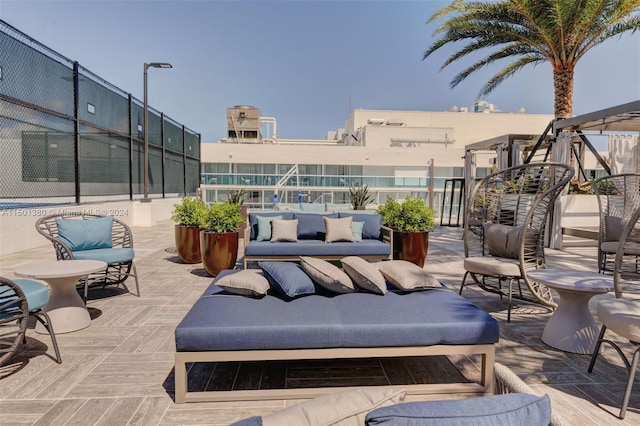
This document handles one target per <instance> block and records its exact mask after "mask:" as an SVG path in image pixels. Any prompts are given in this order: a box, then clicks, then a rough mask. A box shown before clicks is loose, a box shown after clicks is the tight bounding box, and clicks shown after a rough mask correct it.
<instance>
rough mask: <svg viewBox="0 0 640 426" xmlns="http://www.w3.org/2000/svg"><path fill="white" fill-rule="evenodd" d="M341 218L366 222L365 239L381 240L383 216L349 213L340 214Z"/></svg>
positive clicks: (363, 235) (363, 231)
mask: <svg viewBox="0 0 640 426" xmlns="http://www.w3.org/2000/svg"><path fill="white" fill-rule="evenodd" d="M338 216H339V217H352V218H353V221H354V222H364V226H363V228H362V238H363V239H372V240H379V239H380V229H382V216H380V215H379V214H367V213H348V212H340V213H338Z"/></svg>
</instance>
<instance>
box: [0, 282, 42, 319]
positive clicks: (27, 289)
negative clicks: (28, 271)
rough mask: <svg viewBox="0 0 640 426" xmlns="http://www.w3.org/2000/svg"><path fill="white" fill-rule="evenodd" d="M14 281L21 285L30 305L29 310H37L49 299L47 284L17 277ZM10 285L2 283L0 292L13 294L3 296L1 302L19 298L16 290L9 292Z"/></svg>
mask: <svg viewBox="0 0 640 426" xmlns="http://www.w3.org/2000/svg"><path fill="white" fill-rule="evenodd" d="M12 281H13V282H14V283H16V284H17V285H18V287H20V290H22V292H23V293H24V296H25V298H26V299H27V305H28V306H29V311H35V310H38V309H40V308H42V307H43V306H44V305H46V304H47V302H48V301H49V287H47V286H46V285H44V284H42V283H40V282H38V281H34V280H29V279H25V278H16V279H13V280H12ZM8 288H9V286H7V285H0V294H3V295H4V294H5V292H6V294H11V295H12V296H9V297H8V298H7V297H1V298H0V303H6V302H8V301H9V300H11V299H17V297H16V296H15V292H13V291H10V292H7V289H8Z"/></svg>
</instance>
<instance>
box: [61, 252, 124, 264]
mask: <svg viewBox="0 0 640 426" xmlns="http://www.w3.org/2000/svg"><path fill="white" fill-rule="evenodd" d="M72 253H73V258H74V259H76V260H102V261H103V262H107V265H115V264H117V263H126V262H131V261H132V260H133V258H134V256H135V254H134V252H133V249H132V248H110V249H107V248H105V249H95V250H81V251H74V252H72Z"/></svg>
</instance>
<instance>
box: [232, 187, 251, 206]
mask: <svg viewBox="0 0 640 426" xmlns="http://www.w3.org/2000/svg"><path fill="white" fill-rule="evenodd" d="M246 194H247V190H246V189H244V188H240V189H238V190H233V189H230V190H229V191H227V203H230V204H237V205H239V206H241V205H242V204H243V203H244V197H245V195H246Z"/></svg>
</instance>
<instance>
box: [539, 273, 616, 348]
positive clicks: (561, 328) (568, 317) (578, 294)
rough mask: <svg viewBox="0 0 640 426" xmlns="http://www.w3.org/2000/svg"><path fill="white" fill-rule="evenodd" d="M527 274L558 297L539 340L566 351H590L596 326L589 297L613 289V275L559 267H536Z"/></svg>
mask: <svg viewBox="0 0 640 426" xmlns="http://www.w3.org/2000/svg"><path fill="white" fill-rule="evenodd" d="M527 275H528V276H529V278H530V279H531V280H533V281H536V282H539V283H542V284H544V285H546V286H547V287H549V288H552V289H554V290H555V291H557V292H558V295H559V296H560V302H559V303H558V307H557V308H556V310H555V312H554V313H553V315H552V316H551V318H549V321H548V322H547V325H546V326H545V328H544V332H543V333H542V341H543V342H545V343H546V344H547V345H549V346H552V347H554V348H557V349H561V350H563V351H566V352H573V353H578V354H591V353H593V349H594V347H595V343H596V340H597V339H598V333H599V328H598V325H597V324H596V320H595V319H594V318H593V315H592V314H591V311H590V310H589V300H591V298H592V297H593V296H595V295H597V294H604V293H607V292H609V291H611V290H613V278H612V277H611V276H606V275H602V274H597V273H595V272H584V271H569V270H562V269H538V270H535V271H531V272H528V273H527Z"/></svg>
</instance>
